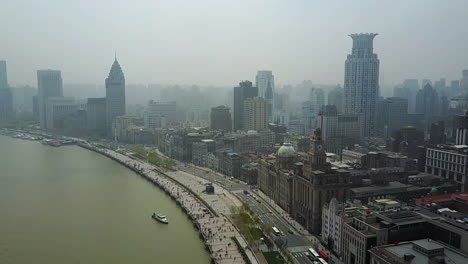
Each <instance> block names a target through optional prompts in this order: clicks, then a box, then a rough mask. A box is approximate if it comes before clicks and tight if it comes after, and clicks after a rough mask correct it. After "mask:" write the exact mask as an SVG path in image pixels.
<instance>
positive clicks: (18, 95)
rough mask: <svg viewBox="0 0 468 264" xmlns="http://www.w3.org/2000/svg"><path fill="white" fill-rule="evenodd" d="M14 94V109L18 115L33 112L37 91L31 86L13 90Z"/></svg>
mask: <svg viewBox="0 0 468 264" xmlns="http://www.w3.org/2000/svg"><path fill="white" fill-rule="evenodd" d="M11 91H12V94H13V107H14V111H15V112H16V113H25V112H27V113H32V112H33V105H32V103H33V101H32V99H33V96H34V95H36V94H37V89H35V88H34V87H31V86H22V87H17V88H14V89H11Z"/></svg>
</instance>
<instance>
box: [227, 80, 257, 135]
mask: <svg viewBox="0 0 468 264" xmlns="http://www.w3.org/2000/svg"><path fill="white" fill-rule="evenodd" d="M256 96H258V88H257V87H254V86H252V82H249V81H243V82H240V83H239V86H237V87H234V104H233V105H234V107H233V108H234V122H233V129H234V131H237V130H242V129H243V128H244V101H245V100H246V99H247V98H252V97H256Z"/></svg>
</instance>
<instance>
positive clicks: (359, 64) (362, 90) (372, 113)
mask: <svg viewBox="0 0 468 264" xmlns="http://www.w3.org/2000/svg"><path fill="white" fill-rule="evenodd" d="M375 36H377V34H374V33H365V34H351V35H350V37H351V38H352V39H353V49H352V52H351V54H350V55H348V58H347V59H346V63H345V79H344V90H345V113H349V114H363V118H364V120H363V134H364V136H374V135H375V134H376V110H377V97H378V94H379V63H380V62H379V59H378V58H377V54H375V53H373V50H374V48H373V40H374V37H375Z"/></svg>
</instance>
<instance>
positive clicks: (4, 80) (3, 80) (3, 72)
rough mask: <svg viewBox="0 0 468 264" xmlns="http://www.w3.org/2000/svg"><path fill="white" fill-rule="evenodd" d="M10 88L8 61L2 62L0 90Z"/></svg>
mask: <svg viewBox="0 0 468 264" xmlns="http://www.w3.org/2000/svg"><path fill="white" fill-rule="evenodd" d="M6 88H9V87H8V78H7V69H6V61H4V60H0V89H6Z"/></svg>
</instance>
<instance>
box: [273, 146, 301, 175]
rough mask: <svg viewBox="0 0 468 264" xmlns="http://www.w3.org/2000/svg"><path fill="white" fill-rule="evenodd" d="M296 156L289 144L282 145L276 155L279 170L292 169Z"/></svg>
mask: <svg viewBox="0 0 468 264" xmlns="http://www.w3.org/2000/svg"><path fill="white" fill-rule="evenodd" d="M296 155H297V153H296V150H295V149H294V147H293V146H292V145H291V143H283V146H281V147H280V148H279V149H278V153H277V158H278V163H279V166H280V169H283V170H289V169H292V167H293V164H294V160H295V158H296Z"/></svg>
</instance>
